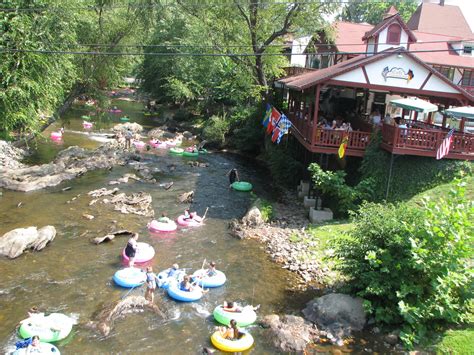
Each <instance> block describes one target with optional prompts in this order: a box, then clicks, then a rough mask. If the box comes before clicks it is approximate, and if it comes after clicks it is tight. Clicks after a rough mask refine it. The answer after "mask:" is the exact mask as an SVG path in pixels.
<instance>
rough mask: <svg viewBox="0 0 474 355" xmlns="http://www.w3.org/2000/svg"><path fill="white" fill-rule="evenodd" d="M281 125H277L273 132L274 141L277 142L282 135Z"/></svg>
mask: <svg viewBox="0 0 474 355" xmlns="http://www.w3.org/2000/svg"><path fill="white" fill-rule="evenodd" d="M280 132H281V131H280V127H278V126H275V129H274V130H273V133H272V142H273V143H275V142H276V141H277V139H279V137H280Z"/></svg>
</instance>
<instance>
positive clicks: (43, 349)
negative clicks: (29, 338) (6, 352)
mask: <svg viewBox="0 0 474 355" xmlns="http://www.w3.org/2000/svg"><path fill="white" fill-rule="evenodd" d="M34 353H35V354H55V355H61V353H60V352H59V349H58V348H57V347H56V346H54V345H53V344H48V343H43V342H40V344H39V349H38V350H35V352H34ZM11 354H12V355H27V354H33V352H32V351H31V350H30V349H28V347H26V348H21V349H17V350H15V351H14V352H12V353H11Z"/></svg>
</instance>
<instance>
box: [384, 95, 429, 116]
mask: <svg viewBox="0 0 474 355" xmlns="http://www.w3.org/2000/svg"><path fill="white" fill-rule="evenodd" d="M390 104H392V105H393V106H396V107H401V108H404V109H407V110H412V111H416V112H423V113H429V112H436V111H438V106H436V105H433V104H432V103H431V102H428V101H425V100H421V99H416V98H413V99H395V100H390Z"/></svg>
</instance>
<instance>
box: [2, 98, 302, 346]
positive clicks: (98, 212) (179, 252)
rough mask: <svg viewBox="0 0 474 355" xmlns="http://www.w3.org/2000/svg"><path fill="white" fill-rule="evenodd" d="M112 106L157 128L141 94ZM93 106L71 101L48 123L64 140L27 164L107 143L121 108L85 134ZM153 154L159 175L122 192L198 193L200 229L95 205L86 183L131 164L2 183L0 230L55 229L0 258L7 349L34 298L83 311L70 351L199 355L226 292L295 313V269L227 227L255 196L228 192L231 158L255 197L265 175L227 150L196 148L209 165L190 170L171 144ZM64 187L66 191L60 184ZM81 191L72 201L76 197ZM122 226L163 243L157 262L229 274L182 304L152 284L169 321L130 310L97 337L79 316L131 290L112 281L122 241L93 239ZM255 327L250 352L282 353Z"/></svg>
mask: <svg viewBox="0 0 474 355" xmlns="http://www.w3.org/2000/svg"><path fill="white" fill-rule="evenodd" d="M114 105H117V106H118V107H119V108H121V109H122V110H123V111H124V113H126V114H128V116H129V117H130V118H131V121H133V122H137V123H140V124H142V125H143V126H145V128H152V127H154V126H157V125H159V122H155V121H153V120H152V119H151V118H149V117H145V116H143V114H142V113H141V112H140V111H141V109H142V104H140V103H138V102H131V101H122V100H115V101H114ZM88 113H89V110H88V109H87V108H84V107H83V106H78V107H73V108H72V109H71V110H69V111H68V112H67V113H66V115H65V117H63V120H62V121H60V122H57V123H55V124H53V125H52V126H51V127H50V128H48V129H47V130H46V131H45V132H44V136H45V137H48V136H49V133H50V132H51V131H52V130H54V129H58V128H59V126H60V125H64V127H65V130H66V132H65V134H64V138H63V143H62V144H59V145H58V144H57V143H54V142H52V141H50V140H49V139H46V140H44V141H39V142H38V143H37V144H36V147H35V149H34V154H33V155H31V156H30V157H28V159H27V161H29V162H31V163H44V162H48V161H51V160H52V159H53V158H54V157H55V155H56V154H57V152H58V151H60V150H61V149H64V148H66V147H67V146H71V145H79V146H82V147H86V148H91V149H92V148H94V147H96V146H98V145H99V144H100V143H99V142H98V141H96V140H94V139H92V138H95V139H97V138H100V136H99V135H97V136H96V135H95V133H97V132H99V133H100V132H102V133H106V132H107V131H108V130H109V129H110V128H111V127H112V126H113V125H114V124H117V123H119V122H120V121H119V117H120V115H106V116H107V117H106V119H105V120H104V119H102V120H101V121H100V122H99V121H98V120H96V122H99V123H97V124H96V125H95V127H94V129H93V130H92V133H91V134H88V133H87V132H84V130H83V129H82V119H81V118H80V117H81V116H82V115H85V114H88ZM99 140H100V139H99ZM143 154H145V153H143ZM146 154H147V157H148V158H147V161H150V166H151V168H154V169H155V170H156V172H155V174H154V176H155V177H156V179H157V180H158V184H151V183H145V182H131V183H128V184H121V185H118V187H119V188H120V190H121V191H123V192H126V193H130V192H138V191H144V192H147V193H150V194H151V195H152V198H153V207H154V210H155V215H159V214H161V212H162V211H167V212H168V215H169V216H171V217H174V216H178V215H179V214H180V213H181V212H182V211H183V209H184V208H185V207H186V205H183V204H180V203H178V202H177V200H176V197H177V195H178V194H180V193H183V192H186V191H190V190H194V191H195V198H194V203H193V204H192V207H191V209H192V210H196V211H198V213H201V214H202V213H203V211H204V210H205V209H206V207H209V212H208V214H207V217H208V218H207V219H206V223H205V225H204V226H202V227H199V228H194V229H181V230H178V231H177V232H175V233H172V234H168V235H163V236H154V235H150V233H149V232H148V231H147V228H146V224H147V222H149V221H150V219H149V218H147V217H143V216H136V215H125V214H121V213H119V212H116V211H113V210H112V208H111V207H110V206H108V205H102V204H96V205H94V206H89V205H88V204H89V202H90V201H91V198H90V197H89V196H87V192H89V191H91V190H94V189H98V188H102V187H108V182H109V181H111V180H116V179H117V178H119V177H121V176H122V175H123V174H125V173H128V172H131V173H134V171H133V170H132V169H131V168H130V167H117V168H114V169H112V170H111V171H102V170H98V171H93V172H89V173H87V174H85V175H84V176H82V177H79V178H77V179H75V180H71V181H66V182H63V183H62V184H61V185H59V186H56V187H51V188H47V189H43V190H40V191H35V192H30V193H21V192H13V191H7V190H4V191H3V196H2V197H0V199H1V200H0V201H1V204H0V235H2V234H3V233H6V232H7V231H10V230H12V229H14V228H18V227H27V226H38V227H42V226H44V225H53V226H55V227H56V229H57V236H56V238H55V240H54V241H53V242H52V243H50V245H48V246H47V247H46V248H45V249H44V250H42V251H40V252H27V253H25V254H24V255H22V256H20V257H18V258H17V259H14V260H9V259H7V258H1V259H0V269H1V274H0V280H1V284H0V344H1V346H2V347H3V348H4V349H6V348H7V347H8V346H9V345H11V344H13V343H14V342H15V340H16V334H15V326H16V324H17V323H18V322H19V321H20V320H22V319H23V318H25V315H26V313H27V310H28V309H29V308H30V307H32V306H38V307H39V308H41V309H43V310H45V311H46V312H62V313H65V314H68V315H71V316H73V317H75V318H77V319H78V322H79V325H77V326H75V328H74V330H73V334H72V335H71V336H69V337H68V338H67V339H65V340H63V341H61V342H59V343H58V344H57V345H58V347H59V349H60V351H62V352H63V353H66V354H68V353H70V354H72V353H107V352H109V353H118V352H122V353H130V352H144V353H162V354H194V353H198V352H199V351H200V349H202V347H203V346H211V345H210V340H209V337H210V335H211V334H212V332H213V328H214V327H215V326H216V323H215V322H214V321H213V318H212V311H213V309H214V307H215V306H217V305H218V304H221V303H222V302H223V301H224V300H238V301H241V302H243V303H246V304H254V305H256V304H260V305H261V308H260V310H259V314H261V315H262V314H269V313H274V312H278V313H295V312H298V311H299V310H300V309H301V305H302V304H303V302H304V301H306V300H307V296H305V295H299V294H298V293H295V292H293V291H291V290H290V285H291V284H293V283H294V282H295V278H294V275H293V274H291V273H289V272H288V271H286V270H284V269H281V268H280V267H279V266H278V265H276V264H274V263H273V262H271V261H270V260H269V258H268V257H267V255H266V254H265V252H264V250H263V247H262V246H261V245H260V244H258V243H257V242H255V241H252V240H248V241H247V240H244V241H240V240H236V239H234V238H232V237H231V236H229V235H228V231H227V226H228V223H229V221H230V219H232V218H238V217H241V216H242V215H243V214H244V213H245V211H246V209H247V207H248V205H249V203H250V202H251V195H250V194H249V193H243V192H236V191H232V190H230V189H229V188H228V183H227V178H226V176H225V174H226V172H227V171H228V170H229V169H230V168H231V167H236V168H237V169H238V170H239V173H240V175H241V178H242V179H245V180H248V181H251V182H252V183H253V184H254V187H255V189H254V192H255V194H256V195H264V196H265V197H267V198H271V196H272V193H271V188H270V187H269V186H270V185H269V183H268V173H267V172H266V171H265V170H264V169H263V168H259V167H258V165H256V164H253V163H252V164H250V163H249V162H248V161H245V160H243V159H242V158H239V157H236V156H233V155H230V154H223V153H211V154H208V155H205V156H200V157H199V161H202V162H207V163H209V167H207V168H198V167H190V166H189V165H188V164H187V160H186V158H182V157H173V156H170V155H168V154H167V152H166V151H160V150H153V151H152V152H151V153H146ZM170 164H174V165H176V169H175V170H174V171H173V172H172V173H170V172H168V170H167V169H163V167H166V166H168V165H170ZM170 181H174V185H173V186H172V188H171V189H169V190H165V189H164V188H163V187H160V186H159V183H166V182H170ZM65 187H71V189H70V190H67V191H62V189H63V188H65ZM74 197H77V198H76V199H74V200H72V199H73V198H74ZM71 200H72V201H71ZM68 201H69V203H68ZM84 213H87V214H91V215H94V216H95V218H94V219H93V220H87V219H85V218H83V217H82V215H83V214H84ZM122 228H123V229H128V230H131V231H133V232H138V233H139V234H140V239H139V241H142V242H147V243H149V244H151V245H153V247H154V248H155V250H156V256H155V258H154V260H153V263H152V265H153V267H154V270H156V271H159V270H162V269H165V268H167V267H169V266H170V265H171V264H173V263H175V262H177V263H179V265H180V267H186V268H189V269H190V270H194V269H198V268H200V267H201V265H202V263H203V260H204V259H206V260H208V261H210V260H215V261H216V262H217V267H218V269H220V270H222V271H223V272H224V273H225V274H226V275H227V279H228V281H227V283H226V284H225V285H224V286H223V287H221V288H218V289H213V290H211V291H210V292H209V293H207V294H206V295H205V296H204V297H203V299H202V300H200V301H199V302H194V303H190V304H182V303H176V302H175V301H173V300H171V299H169V298H168V297H167V296H166V294H165V293H164V292H163V291H162V290H157V292H156V297H155V300H156V302H157V303H158V304H159V306H160V307H162V308H165V309H168V310H170V313H171V314H172V315H173V317H172V319H168V320H165V321H163V320H161V319H159V318H158V317H156V316H154V315H152V314H151V313H146V312H145V313H140V314H133V315H128V316H127V317H126V318H124V319H121V320H118V321H117V322H116V323H115V327H114V328H113V330H112V332H111V335H110V336H108V337H106V338H103V337H101V336H99V335H97V333H95V332H93V331H92V330H89V329H87V328H85V327H83V326H81V323H85V322H87V321H88V320H89V319H91V317H92V315H93V314H94V312H96V311H97V310H98V309H100V307H101V305H103V304H104V303H105V302H110V301H112V300H118V299H120V298H121V297H123V296H124V295H126V294H127V291H128V290H127V289H122V288H119V287H117V286H115V285H114V283H113V282H112V279H111V278H112V276H113V274H114V272H115V271H116V270H118V269H119V268H120V267H121V262H120V258H119V254H120V252H121V250H122V249H123V247H124V246H125V244H126V242H127V240H126V238H124V237H121V238H120V237H117V238H116V239H115V240H114V241H112V242H110V243H104V244H100V245H94V244H91V243H90V242H89V239H90V238H92V237H95V236H103V235H105V234H107V232H109V231H110V230H117V229H122ZM143 293H144V289H143V288H142V289H137V290H133V291H132V294H136V295H137V294H143ZM250 331H251V333H252V334H253V336H254V338H255V339H256V344H255V346H254V348H253V351H255V352H256V353H260V354H265V353H268V354H270V353H272V354H273V353H275V349H274V348H273V347H272V346H271V345H270V344H268V343H267V342H266V340H265V338H264V337H263V336H261V333H262V332H263V330H262V329H260V328H259V327H258V326H252V327H250Z"/></svg>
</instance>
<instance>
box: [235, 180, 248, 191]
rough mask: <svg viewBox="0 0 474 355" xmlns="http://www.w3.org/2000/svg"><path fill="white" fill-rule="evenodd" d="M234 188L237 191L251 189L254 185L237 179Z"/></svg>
mask: <svg viewBox="0 0 474 355" xmlns="http://www.w3.org/2000/svg"><path fill="white" fill-rule="evenodd" d="M232 188H233V189H234V190H237V191H251V190H252V188H253V186H252V184H251V183H250V182H246V181H236V182H234V183H233V184H232Z"/></svg>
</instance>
